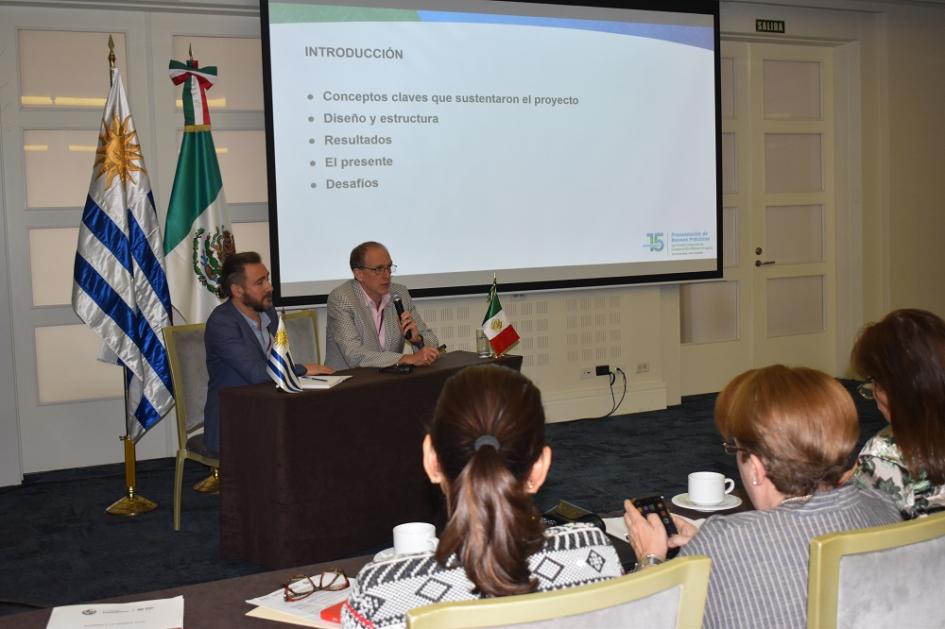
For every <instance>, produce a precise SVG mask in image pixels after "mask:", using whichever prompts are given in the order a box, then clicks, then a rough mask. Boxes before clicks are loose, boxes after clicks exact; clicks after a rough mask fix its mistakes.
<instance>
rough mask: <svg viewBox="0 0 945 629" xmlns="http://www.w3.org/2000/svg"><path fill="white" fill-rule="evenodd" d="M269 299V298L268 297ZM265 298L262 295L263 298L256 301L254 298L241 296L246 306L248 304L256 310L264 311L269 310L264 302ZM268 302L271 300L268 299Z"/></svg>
mask: <svg viewBox="0 0 945 629" xmlns="http://www.w3.org/2000/svg"><path fill="white" fill-rule="evenodd" d="M269 299H270V300H271V298H269ZM265 300H266V298H265V297H264V298H263V299H261V300H259V301H256V300H254V299H249V298H247V297H243V304H244V305H246V306H249V307H250V308H252V309H253V310H255V311H256V312H266V311H267V310H269V307H267V306H266V304H265V303H264V302H265ZM270 303H271V301H270Z"/></svg>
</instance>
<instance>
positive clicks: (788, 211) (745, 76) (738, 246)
mask: <svg viewBox="0 0 945 629" xmlns="http://www.w3.org/2000/svg"><path fill="white" fill-rule="evenodd" d="M832 54H833V52H832V49H830V48H826V47H820V46H800V45H796V46H795V45H773V44H761V43H749V42H723V44H722V64H721V65H722V67H721V70H722V82H721V83H722V99H721V106H722V112H721V114H722V181H723V206H724V210H723V212H724V213H723V232H722V233H723V245H724V251H723V260H724V277H723V279H722V280H721V281H715V282H706V283H699V284H688V285H683V286H682V287H681V289H680V315H681V316H680V318H681V330H680V333H681V341H682V347H681V372H682V392H683V393H684V394H692V393H702V392H707V391H718V390H720V389H721V388H722V387H723V386H724V385H725V383H726V382H728V381H729V380H730V379H731V378H732V377H734V376H735V375H736V374H738V373H740V372H742V371H744V370H746V369H749V368H751V367H759V366H764V365H768V364H772V363H778V362H780V363H785V364H791V365H808V366H812V367H817V368H819V369H823V370H825V371H828V372H834V371H835V370H836V354H835V347H836V344H835V342H834V339H835V335H836V324H835V305H834V304H835V284H834V283H835V281H836V280H835V273H834V255H835V254H834V194H835V191H834V184H833V180H832V176H831V173H832V172H833V160H834V157H833V133H832V129H833V107H832V102H833V94H832V90H831V89H830V86H831V85H832V61H831V60H832Z"/></svg>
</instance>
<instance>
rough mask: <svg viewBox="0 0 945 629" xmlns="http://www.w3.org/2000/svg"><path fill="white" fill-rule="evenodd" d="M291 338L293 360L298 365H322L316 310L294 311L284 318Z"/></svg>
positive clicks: (290, 345) (287, 313) (290, 347)
mask: <svg viewBox="0 0 945 629" xmlns="http://www.w3.org/2000/svg"><path fill="white" fill-rule="evenodd" d="M282 320H283V321H284V322H285V331H286V334H288V336H289V349H290V350H291V351H292V360H294V361H295V362H297V363H303V364H308V363H321V362H322V361H321V357H320V356H321V355H320V353H319V349H318V312H317V311H316V310H315V309H314V308H309V309H306V310H293V311H290V312H286V313H285V314H284V315H283V316H282Z"/></svg>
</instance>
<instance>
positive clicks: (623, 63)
mask: <svg viewBox="0 0 945 629" xmlns="http://www.w3.org/2000/svg"><path fill="white" fill-rule="evenodd" d="M430 4H431V6H436V7H437V8H436V9H435V10H431V9H427V8H422V7H420V6H415V5H411V6H405V5H403V4H401V5H400V6H399V7H396V6H393V5H392V6H389V7H378V6H377V5H376V4H375V5H374V6H371V7H363V6H354V5H337V4H334V5H326V4H315V3H307V2H271V3H269V4H268V7H267V11H266V12H265V13H267V15H265V16H264V19H265V18H268V24H264V28H267V29H268V42H267V44H268V60H269V62H268V67H267V73H268V77H267V78H268V81H267V83H268V85H267V87H268V90H267V97H268V98H269V99H270V102H269V111H268V116H269V117H270V121H271V129H270V133H269V142H270V146H269V155H268V157H269V168H270V215H271V228H272V232H273V233H272V252H273V276H274V283H275V284H276V286H277V288H276V290H277V297H278V298H279V299H280V301H281V302H282V303H302V302H307V303H318V302H323V301H324V298H325V295H326V294H327V293H328V292H329V291H330V290H331V289H332V288H333V287H335V286H336V285H337V284H338V283H340V282H341V281H343V280H344V279H347V278H350V277H351V271H350V269H349V267H348V255H349V252H350V251H351V249H352V247H354V246H355V245H356V244H358V243H360V242H362V241H365V240H377V241H380V242H383V243H385V244H386V245H387V246H388V248H389V250H390V253H391V257H392V258H393V260H394V262H395V263H396V264H397V266H398V271H397V281H399V282H402V283H404V284H406V285H407V286H408V287H409V288H410V289H411V291H412V292H413V293H415V294H418V295H436V294H461V293H475V292H479V291H481V290H482V287H483V286H485V285H487V284H489V283H491V281H492V277H493V273H496V274H497V276H498V279H499V282H500V285H502V286H503V287H504V288H506V289H508V288H509V287H513V286H514V287H515V289H517V290H551V289H555V288H563V287H575V286H600V285H610V284H623V283H632V282H639V281H650V282H652V281H670V280H673V281H677V280H685V279H687V278H692V279H695V278H704V277H711V276H713V275H717V274H718V271H719V267H720V265H719V234H718V226H719V216H720V214H719V199H720V195H719V176H718V163H719V160H718V146H719V142H718V124H717V122H718V114H717V94H716V83H717V64H718V61H717V54H716V50H715V45H716V41H717V40H716V29H717V24H716V20H717V15H713V14H712V13H707V14H699V13H679V12H672V11H641V10H627V9H603V8H597V7H586V6H571V5H568V6H564V5H542V4H526V3H510V2H463V3H457V2H436V3H430ZM691 4H692V3H687V6H691ZM706 5H709V6H711V5H712V3H706ZM443 7H447V8H448V9H449V10H445V9H444V8H443ZM715 10H717V7H716V8H715Z"/></svg>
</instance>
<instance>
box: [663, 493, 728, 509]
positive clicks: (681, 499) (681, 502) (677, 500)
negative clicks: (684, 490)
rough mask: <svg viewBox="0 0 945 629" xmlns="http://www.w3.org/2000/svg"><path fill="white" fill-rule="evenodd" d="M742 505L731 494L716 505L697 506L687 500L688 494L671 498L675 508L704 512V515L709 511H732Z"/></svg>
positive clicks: (726, 495)
mask: <svg viewBox="0 0 945 629" xmlns="http://www.w3.org/2000/svg"><path fill="white" fill-rule="evenodd" d="M741 503H742V499H741V498H739V497H738V496H733V495H732V494H725V498H723V499H722V502H720V503H719V504H717V505H697V504H696V503H694V502H692V501H691V500H689V494H678V495H676V496H673V504H674V505H676V506H677V507H682V508H683V509H692V510H693V511H704V512H706V513H708V512H711V511H725V510H726V509H734V508H735V507H737V506H738V505H740V504H741Z"/></svg>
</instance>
